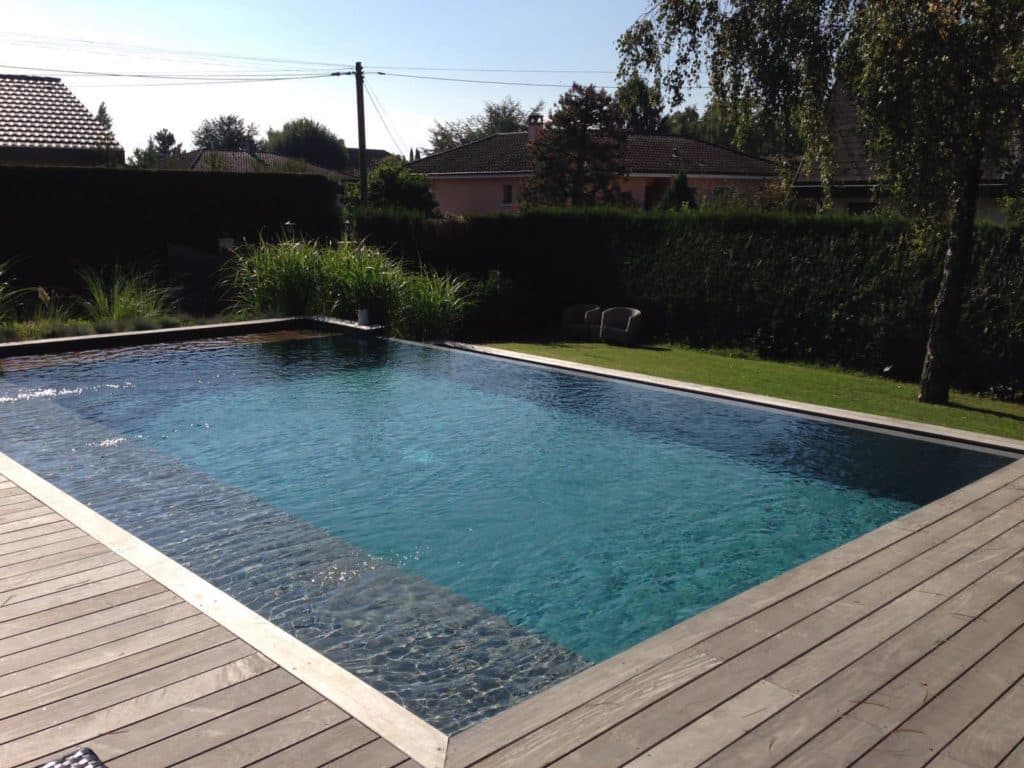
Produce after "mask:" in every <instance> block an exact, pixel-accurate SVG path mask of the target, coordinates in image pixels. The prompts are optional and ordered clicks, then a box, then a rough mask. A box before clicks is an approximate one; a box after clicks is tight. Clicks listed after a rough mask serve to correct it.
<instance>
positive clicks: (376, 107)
mask: <svg viewBox="0 0 1024 768" xmlns="http://www.w3.org/2000/svg"><path fill="white" fill-rule="evenodd" d="M364 86H365V87H366V95H367V96H369V97H370V104H371V105H372V106H373V111H374V112H376V113H377V117H379V118H380V123H381V125H383V126H384V130H385V131H387V134H388V136H389V137H390V138H391V143H392V144H394V145H395V149H397V150H398V154H399V155H401V156H402V157H404V156H405V150H403V149H402V147H401V146H399V144H398V141H396V140H395V136H394V134H393V133H391V128H389V127H388V122H387V120H385V119H384V115H382V114H381V109H380V106H379V105H378V104H377V98H376V97H375V96H374V95H373V90H372V89H371V88H370V85H369V83H364Z"/></svg>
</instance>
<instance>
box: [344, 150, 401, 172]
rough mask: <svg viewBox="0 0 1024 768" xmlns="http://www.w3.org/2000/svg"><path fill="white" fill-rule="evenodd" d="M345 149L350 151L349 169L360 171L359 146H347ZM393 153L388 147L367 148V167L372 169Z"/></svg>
mask: <svg viewBox="0 0 1024 768" xmlns="http://www.w3.org/2000/svg"><path fill="white" fill-rule="evenodd" d="M345 150H346V151H347V152H348V167H349V170H352V171H355V172H356V173H357V174H358V173H359V148H358V147H346V148H345ZM390 155H391V153H390V152H388V151H387V150H386V149H367V150H366V168H367V170H371V169H372V168H373V166H375V165H376V164H377V163H379V162H380V161H381V160H383V159H384V158H385V157H388V156H390Z"/></svg>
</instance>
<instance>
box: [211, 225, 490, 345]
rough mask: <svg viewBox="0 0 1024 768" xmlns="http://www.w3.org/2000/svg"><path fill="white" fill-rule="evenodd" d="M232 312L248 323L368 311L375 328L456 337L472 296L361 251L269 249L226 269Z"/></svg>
mask: <svg viewBox="0 0 1024 768" xmlns="http://www.w3.org/2000/svg"><path fill="white" fill-rule="evenodd" d="M225 282H226V284H227V285H228V287H229V290H230V292H231V298H232V301H233V306H234V308H235V309H236V310H237V311H239V312H241V313H243V314H245V315H248V316H268V315H280V314H285V315H332V316H336V317H344V318H354V317H355V314H356V310H358V309H369V310H370V313H371V319H372V321H373V322H374V323H380V324H382V325H384V326H386V327H387V329H388V331H389V332H390V333H392V334H395V335H401V336H410V337H414V338H418V339H425V338H439V337H441V336H448V335H451V334H454V333H455V332H456V330H457V329H458V326H459V324H460V323H461V321H462V317H463V314H464V312H465V309H466V307H467V306H468V305H469V303H470V295H471V293H472V291H471V286H470V284H469V283H468V281H466V280H464V279H460V278H456V277H452V276H449V275H438V274H436V273H435V272H432V271H429V270H420V271H419V272H408V271H406V270H405V269H403V267H402V265H401V262H399V261H396V260H395V259H392V258H389V257H388V256H387V255H386V254H384V253H383V252H382V251H380V250H379V249H377V248H372V247H370V246H367V245H364V244H362V243H351V242H342V243H337V244H333V245H320V244H317V243H313V242H301V241H299V242H280V243H266V242H261V243H260V244H258V245H255V246H251V247H248V248H242V249H239V250H238V251H237V252H236V253H235V255H234V257H233V258H232V260H231V261H230V262H229V264H228V266H227V277H226V281H225Z"/></svg>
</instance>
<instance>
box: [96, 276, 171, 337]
mask: <svg viewBox="0 0 1024 768" xmlns="http://www.w3.org/2000/svg"><path fill="white" fill-rule="evenodd" d="M78 276H79V277H80V278H81V279H82V282H83V283H84V284H85V294H84V295H82V296H81V297H79V300H78V301H79V305H80V307H81V310H82V312H83V313H84V315H85V317H86V319H88V320H92V321H93V322H94V323H100V322H114V323H116V322H117V321H120V320H129V319H134V318H138V317H155V316H158V315H166V314H170V313H171V312H172V311H173V310H174V308H175V304H176V302H175V300H174V291H173V290H172V289H170V288H164V287H162V286H159V285H157V284H156V282H155V281H154V279H153V277H152V276H151V275H146V274H143V273H141V272H137V271H135V270H129V269H122V268H121V267H120V266H119V265H114V269H113V271H112V274H111V275H110V279H109V280H107V279H105V278H104V276H103V275H102V274H101V273H100V272H98V271H96V270H94V269H90V268H86V269H83V270H80V271H79V273H78ZM97 328H99V326H98V325H97ZM101 332H102V331H101Z"/></svg>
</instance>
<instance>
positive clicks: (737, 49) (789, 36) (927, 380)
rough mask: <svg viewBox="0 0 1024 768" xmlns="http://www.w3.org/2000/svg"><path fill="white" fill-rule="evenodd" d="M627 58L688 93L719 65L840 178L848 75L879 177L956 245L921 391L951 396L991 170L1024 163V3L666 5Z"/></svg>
mask: <svg viewBox="0 0 1024 768" xmlns="http://www.w3.org/2000/svg"><path fill="white" fill-rule="evenodd" d="M619 52H620V56H621V70H622V71H623V72H630V71H633V70H635V69H640V70H641V72H645V73H648V74H650V75H651V76H652V77H653V80H654V82H655V83H656V84H657V85H659V86H660V87H661V88H662V89H663V91H668V92H669V93H670V94H671V95H672V97H673V98H674V99H675V100H677V101H678V100H679V99H680V98H681V96H682V94H683V93H684V92H686V91H687V89H688V88H689V87H691V86H693V85H695V84H696V83H697V82H698V81H699V80H700V78H701V77H702V75H703V74H705V73H706V74H707V77H708V80H709V82H710V84H711V87H712V90H713V93H714V95H715V97H716V98H720V99H722V100H723V101H725V102H726V103H729V104H746V105H748V106H749V107H750V110H749V112H748V114H749V115H750V116H753V115H770V116H771V117H772V118H773V122H774V125H775V126H776V130H777V131H778V132H779V133H780V135H781V136H782V137H783V138H784V139H785V140H787V141H788V140H790V139H791V137H798V138H799V139H800V140H802V141H803V142H805V144H806V148H807V156H808V159H810V160H811V161H813V162H816V163H817V164H818V165H819V167H820V168H821V169H822V178H823V181H824V182H825V183H826V185H827V183H828V176H829V171H830V160H831V152H830V148H831V145H832V137H831V135H830V130H829V128H830V126H829V123H828V120H827V110H826V104H827V101H828V97H829V95H830V93H831V91H832V89H833V87H834V85H835V83H836V81H837V78H841V80H842V81H843V82H844V83H846V85H847V87H848V88H849V91H850V96H851V97H852V100H853V102H854V104H855V105H856V107H857V110H858V113H859V116H860V118H861V121H862V124H863V127H864V130H865V133H866V135H867V139H868V149H869V155H870V157H871V160H872V162H873V164H874V166H875V170H876V175H877V176H878V178H879V179H880V181H882V182H883V183H885V185H886V186H887V188H888V189H890V190H891V191H892V193H893V194H894V195H895V197H896V199H897V200H899V201H901V202H902V203H903V204H904V205H905V206H906V207H907V208H908V210H910V211H911V212H913V213H915V214H916V215H917V217H918V221H919V222H920V224H921V225H922V226H923V227H924V228H925V229H927V230H930V231H932V232H934V233H943V237H944V239H945V244H946V247H945V257H944V259H943V265H942V278H941V282H940V286H939V291H938V295H937V297H936V300H935V305H934V308H933V312H932V319H931V324H930V329H929V335H928V343H927V352H926V355H925V361H924V365H923V367H922V374H921V389H920V394H919V398H920V399H921V400H923V401H926V402H932V403H946V402H948V401H949V388H950V383H951V379H952V375H953V352H954V339H955V335H956V326H957V321H958V318H959V315H960V307H961V301H962V295H963V289H964V281H965V275H966V272H967V266H968V263H969V260H970V256H971V249H972V245H973V236H974V216H975V210H976V205H977V199H978V192H979V185H980V181H981V177H982V169H983V168H984V167H985V165H984V164H985V163H986V162H989V163H992V164H995V163H997V162H1005V163H1010V162H1011V161H1012V162H1014V163H1016V164H1017V165H1018V166H1019V164H1020V162H1021V158H1022V157H1024V155H1021V154H1020V153H1019V152H1017V153H1014V152H1012V151H1010V150H1009V145H1010V144H1011V143H1012V142H1014V141H1016V142H1018V144H1019V142H1020V141H1021V139H1020V136H1021V131H1022V130H1024V113H1022V110H1021V107H1020V105H1021V104H1022V103H1024V67H1022V66H1021V62H1022V61H1024V4H1022V3H1021V2H1006V0H945V1H944V2H923V1H922V0H888V1H887V2H885V3H878V2H867V1H866V0H807V1H806V2H799V3H778V2H776V1H775V0H732V2H730V3H718V2H707V0H671V1H669V0H661V1H660V2H656V3H655V4H654V5H653V6H652V8H651V10H650V11H649V12H648V13H647V14H645V15H644V16H643V17H642V18H641V19H640V20H639V21H637V22H636V23H635V24H633V26H631V27H630V28H629V29H628V30H627V31H626V32H625V33H624V34H623V35H622V37H620V39H619ZM666 62H667V64H668V66H667V67H666ZM744 119H747V120H749V119H750V118H749V117H747V118H744Z"/></svg>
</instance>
